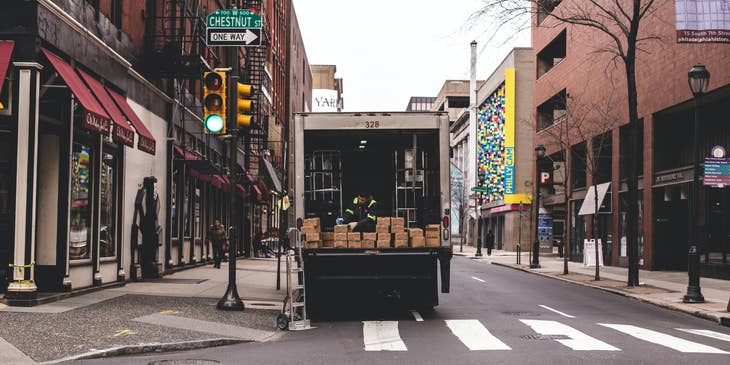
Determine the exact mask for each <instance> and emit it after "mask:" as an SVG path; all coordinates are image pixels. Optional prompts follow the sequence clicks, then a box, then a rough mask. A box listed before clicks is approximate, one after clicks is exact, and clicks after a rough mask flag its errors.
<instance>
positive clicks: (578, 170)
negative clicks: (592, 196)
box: [570, 142, 587, 190]
mask: <svg viewBox="0 0 730 365" xmlns="http://www.w3.org/2000/svg"><path fill="white" fill-rule="evenodd" d="M571 150H572V151H573V153H571V156H570V158H571V159H570V183H571V187H572V189H573V190H576V189H582V188H585V187H586V151H587V149H586V143H585V142H582V143H579V144H577V145H575V146H573V147H571Z"/></svg>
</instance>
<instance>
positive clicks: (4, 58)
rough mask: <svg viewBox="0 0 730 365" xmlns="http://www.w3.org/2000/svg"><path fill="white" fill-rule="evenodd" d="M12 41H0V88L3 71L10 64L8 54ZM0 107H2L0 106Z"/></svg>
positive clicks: (12, 44) (3, 77) (3, 79)
mask: <svg viewBox="0 0 730 365" xmlns="http://www.w3.org/2000/svg"><path fill="white" fill-rule="evenodd" d="M14 46H15V42H14V41H0V89H2V88H3V85H4V84H5V73H6V72H8V66H10V56H11V55H12V54H13V47H14ZM0 109H2V108H1V107H0Z"/></svg>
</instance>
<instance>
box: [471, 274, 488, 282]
mask: <svg viewBox="0 0 730 365" xmlns="http://www.w3.org/2000/svg"><path fill="white" fill-rule="evenodd" d="M471 278H472V279H474V280H476V281H481V282H482V283H486V281H484V280H482V279H479V278H478V277H475V276H472V277H471Z"/></svg>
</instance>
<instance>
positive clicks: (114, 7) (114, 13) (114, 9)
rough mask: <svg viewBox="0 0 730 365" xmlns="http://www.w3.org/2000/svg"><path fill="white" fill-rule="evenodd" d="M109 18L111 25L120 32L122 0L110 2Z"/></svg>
mask: <svg viewBox="0 0 730 365" xmlns="http://www.w3.org/2000/svg"><path fill="white" fill-rule="evenodd" d="M111 1H112V4H111V16H110V19H109V20H111V22H112V24H114V26H115V27H117V30H120V31H121V30H122V13H123V5H122V0H111Z"/></svg>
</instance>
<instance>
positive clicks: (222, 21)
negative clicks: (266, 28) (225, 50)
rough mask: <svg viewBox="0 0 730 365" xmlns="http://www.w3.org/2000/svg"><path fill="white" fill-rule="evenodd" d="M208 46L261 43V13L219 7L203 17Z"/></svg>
mask: <svg viewBox="0 0 730 365" xmlns="http://www.w3.org/2000/svg"><path fill="white" fill-rule="evenodd" d="M205 25H206V30H205V39H206V42H207V44H208V45H209V46H234V47H252V46H260V45H261V15H259V14H257V13H255V12H253V11H251V10H248V9H220V10H217V11H215V12H214V13H211V14H210V15H208V16H207V17H206V18H205Z"/></svg>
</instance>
